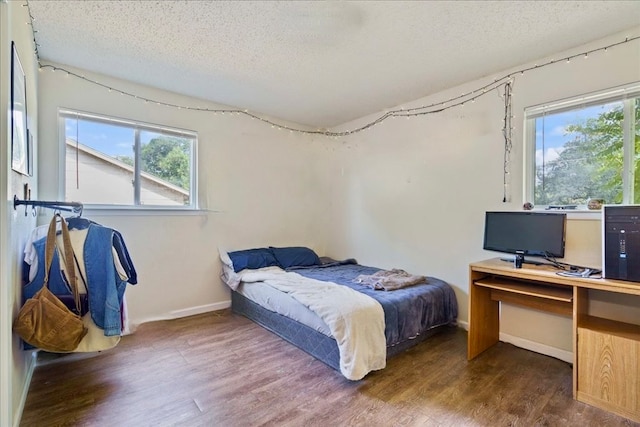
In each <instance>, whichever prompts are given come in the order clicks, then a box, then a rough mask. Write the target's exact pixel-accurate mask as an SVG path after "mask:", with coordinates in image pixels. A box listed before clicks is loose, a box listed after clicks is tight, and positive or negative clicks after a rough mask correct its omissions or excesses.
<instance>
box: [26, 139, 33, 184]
mask: <svg viewBox="0 0 640 427" xmlns="http://www.w3.org/2000/svg"><path fill="white" fill-rule="evenodd" d="M33 144H34V143H33V132H31V130H30V129H29V128H27V175H29V176H33Z"/></svg>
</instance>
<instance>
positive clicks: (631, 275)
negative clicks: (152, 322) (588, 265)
mask: <svg viewBox="0 0 640 427" xmlns="http://www.w3.org/2000/svg"><path fill="white" fill-rule="evenodd" d="M602 266H603V268H602V276H603V277H604V278H606V279H617V280H628V281H631V282H640V205H625V206H621V205H615V206H614V205H611V206H609V205H605V206H603V207H602Z"/></svg>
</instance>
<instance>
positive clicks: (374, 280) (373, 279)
mask: <svg viewBox="0 0 640 427" xmlns="http://www.w3.org/2000/svg"><path fill="white" fill-rule="evenodd" d="M426 280H427V278H426V277H425V276H417V275H414V274H409V273H407V272H406V271H404V270H400V269H397V268H394V269H392V270H380V271H378V272H376V273H374V274H370V275H367V274H361V275H359V276H358V277H356V278H355V279H353V281H354V282H356V283H360V284H361V285H364V286H368V287H370V288H372V289H376V290H380V291H393V290H395V289H400V288H405V287H407V286H413V285H417V284H418V283H422V282H425V281H426Z"/></svg>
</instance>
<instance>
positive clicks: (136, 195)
mask: <svg viewBox="0 0 640 427" xmlns="http://www.w3.org/2000/svg"><path fill="white" fill-rule="evenodd" d="M68 118H71V119H81V120H82V119H85V120H90V121H93V122H97V123H103V124H108V125H112V126H123V127H128V128H131V129H132V130H133V132H134V141H132V142H133V154H134V156H135V159H134V160H135V161H134V181H135V184H134V186H133V194H132V195H133V200H132V203H131V204H100V203H84V202H82V201H80V202H82V203H83V205H84V209H85V210H101V211H104V212H116V211H120V212H129V213H132V212H137V211H140V212H142V211H157V212H162V211H168V212H176V213H180V212H185V213H186V212H192V211H198V210H199V202H198V201H199V197H198V134H197V132H194V131H190V130H185V129H179V128H174V127H170V126H165V125H158V124H152V123H146V122H141V121H137V120H130V119H124V118H118V117H111V116H108V115H105V114H99V113H89V112H85V111H80V110H75V109H70V108H59V109H58V143H59V155H60V163H59V168H58V171H59V180H58V182H59V190H58V192H59V194H60V197H61V199H62V200H65V199H66V179H67V177H66V124H65V120H66V119H68ZM142 131H149V132H155V133H159V134H162V135H166V136H171V137H178V138H189V139H192V140H193V144H192V147H191V158H190V166H191V176H190V184H189V204H185V205H145V204H141V203H140V194H141V188H140V184H139V183H140V182H141V180H140V179H139V178H140V174H141V170H140V163H139V161H137V160H138V158H139V156H140V148H141V144H140V133H141V132H142Z"/></svg>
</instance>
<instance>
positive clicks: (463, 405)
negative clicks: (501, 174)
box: [21, 310, 637, 427]
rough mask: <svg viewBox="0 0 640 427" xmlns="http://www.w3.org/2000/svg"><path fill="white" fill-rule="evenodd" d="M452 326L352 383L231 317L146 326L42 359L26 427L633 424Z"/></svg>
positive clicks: (536, 362) (550, 372) (566, 372)
mask: <svg viewBox="0 0 640 427" xmlns="http://www.w3.org/2000/svg"><path fill="white" fill-rule="evenodd" d="M466 336H467V335H466V332H465V331H464V330H461V329H457V328H450V329H449V330H447V331H445V332H444V333H442V334H439V335H437V336H434V337H433V338H431V339H430V340H428V341H426V342H424V343H421V344H419V345H418V346H416V347H414V348H412V349H410V350H408V351H406V352H405V353H402V354H400V355H398V356H395V357H393V358H392V359H390V360H389V361H388V364H387V368H386V369H384V370H382V371H378V372H374V373H371V374H369V375H367V377H365V379H364V380H362V381H358V382H352V381H349V380H346V379H345V378H344V377H342V376H341V375H340V374H339V373H338V372H336V371H334V370H333V369H331V368H329V367H327V366H326V365H324V364H323V363H321V362H319V361H317V360H315V359H313V358H312V357H311V356H309V355H307V354H306V353H304V352H302V351H301V350H298V349H297V348H296V347H294V346H292V345H291V344H288V343H287V342H285V341H283V340H282V339H280V338H278V337H277V336H275V335H273V334H272V333H271V332H268V331H266V330H264V329H262V328H261V327H259V326H257V325H256V324H254V323H252V322H251V321H249V320H247V319H245V318H243V317H240V316H238V315H235V314H231V313H230V312H229V311H227V310H225V311H221V312H216V313H209V314H204V315H199V316H194V317H190V318H184V319H178V320H172V321H162V322H154V323H149V324H144V325H142V326H141V327H140V328H139V329H138V330H137V331H136V333H135V334H134V335H131V336H126V337H123V339H122V341H121V343H120V344H119V345H118V346H117V347H116V348H115V349H113V350H110V351H106V352H103V353H101V354H98V355H95V356H93V357H87V356H82V355H77V354H76V355H67V356H56V355H41V356H40V362H39V365H38V367H37V368H36V371H35V373H34V376H33V380H32V383H31V387H30V390H29V394H28V397H27V402H26V406H25V410H24V413H23V416H22V423H21V425H22V426H136V427H138V426H234V427H235V426H255V425H272V426H303V425H304V426H307V425H313V426H348V425H363V426H533V425H537V426H581V427H582V426H630V425H637V424H634V423H632V422H630V421H629V420H626V419H624V418H620V417H618V416H615V415H611V414H609V413H606V412H604V411H601V410H598V409H596V408H593V407H591V406H589V405H585V404H582V403H579V402H576V401H574V400H573V399H572V398H571V366H570V365H569V364H567V363H565V362H562V361H559V360H557V359H553V358H550V357H546V356H542V355H539V354H536V353H532V352H529V351H526V350H522V349H519V348H516V347H514V346H511V345H508V344H503V343H500V344H498V345H497V346H495V347H493V348H491V349H490V350H488V351H487V352H486V353H484V354H483V355H481V356H480V357H479V358H477V359H475V360H474V361H472V362H467V360H466Z"/></svg>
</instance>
